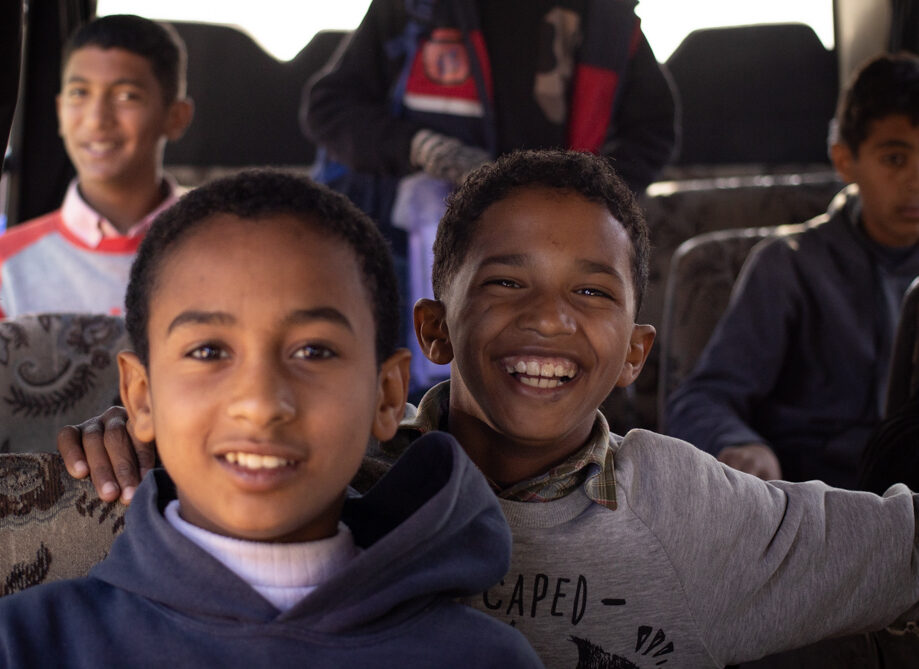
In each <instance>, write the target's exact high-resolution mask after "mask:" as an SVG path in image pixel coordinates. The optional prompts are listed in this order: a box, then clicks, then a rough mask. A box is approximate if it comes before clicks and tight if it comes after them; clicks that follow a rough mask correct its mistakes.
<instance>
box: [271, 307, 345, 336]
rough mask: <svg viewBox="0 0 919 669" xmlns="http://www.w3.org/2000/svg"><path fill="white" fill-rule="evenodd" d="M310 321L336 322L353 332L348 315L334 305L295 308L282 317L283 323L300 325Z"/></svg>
mask: <svg viewBox="0 0 919 669" xmlns="http://www.w3.org/2000/svg"><path fill="white" fill-rule="evenodd" d="M312 321H328V322H330V323H338V324H339V325H343V326H345V328H347V329H348V330H350V331H351V332H354V328H353V327H351V321H349V320H348V317H347V316H345V315H344V314H343V313H342V312H340V311H339V310H338V309H336V308H335V307H316V308H314V309H297V310H296V311H294V312H293V313H291V314H289V315H288V316H287V317H286V318H285V319H284V324H285V325H300V324H303V323H310V322H312Z"/></svg>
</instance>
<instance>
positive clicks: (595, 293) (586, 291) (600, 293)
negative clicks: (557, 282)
mask: <svg viewBox="0 0 919 669" xmlns="http://www.w3.org/2000/svg"><path fill="white" fill-rule="evenodd" d="M576 292H577V293H579V294H581V295H587V296H588V297H605V298H607V299H610V300H611V299H613V297H612V295H610V294H609V293H607V292H606V291H605V290H600V289H599V288H579V289H578V290H577V291H576Z"/></svg>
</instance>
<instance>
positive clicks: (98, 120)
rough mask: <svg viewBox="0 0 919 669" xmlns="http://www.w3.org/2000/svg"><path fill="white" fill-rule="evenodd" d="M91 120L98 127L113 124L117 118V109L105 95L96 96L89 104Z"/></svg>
mask: <svg viewBox="0 0 919 669" xmlns="http://www.w3.org/2000/svg"><path fill="white" fill-rule="evenodd" d="M89 118H90V121H91V122H92V123H93V124H94V125H95V126H97V127H106V126H108V125H111V124H112V122H113V120H114V119H115V110H114V109H113V108H112V103H111V101H109V100H108V99H107V98H106V97H104V96H101V95H100V96H98V97H96V98H95V99H94V100H93V101H92V102H91V103H90V106H89Z"/></svg>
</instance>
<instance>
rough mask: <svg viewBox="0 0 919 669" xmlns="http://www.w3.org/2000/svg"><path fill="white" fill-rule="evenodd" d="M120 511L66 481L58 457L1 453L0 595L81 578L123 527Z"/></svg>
mask: <svg viewBox="0 0 919 669" xmlns="http://www.w3.org/2000/svg"><path fill="white" fill-rule="evenodd" d="M125 509H126V507H125V506H124V505H122V504H120V503H118V502H111V503H107V502H103V501H101V500H100V499H99V497H98V496H97V495H96V491H95V489H94V488H93V486H92V484H91V483H90V482H89V481H88V480H79V481H78V480H76V479H73V478H71V477H70V475H69V474H68V473H67V470H66V469H64V463H63V461H62V460H61V458H60V456H59V455H57V454H53V453H4V454H0V596H3V595H9V594H12V593H14V592H18V591H19V590H22V589H24V588H27V587H30V586H33V585H38V584H39V583H45V582H49V581H56V580H59V579H65V578H76V577H79V576H85V575H86V573H87V572H88V571H89V569H90V568H91V567H92V566H93V565H94V564H96V563H97V562H99V561H100V560H102V559H103V558H104V557H105V556H106V555H107V554H108V549H109V547H110V546H111V543H112V541H113V540H114V539H115V536H116V535H117V534H119V533H120V532H121V530H122V529H123V528H124V512H125Z"/></svg>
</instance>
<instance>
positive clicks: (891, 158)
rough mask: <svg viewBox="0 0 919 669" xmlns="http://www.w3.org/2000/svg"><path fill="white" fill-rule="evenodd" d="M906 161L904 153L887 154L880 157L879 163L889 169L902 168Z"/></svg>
mask: <svg viewBox="0 0 919 669" xmlns="http://www.w3.org/2000/svg"><path fill="white" fill-rule="evenodd" d="M906 160H907V159H906V154H905V153H887V154H884V155H883V156H881V162H882V163H884V164H885V165H888V166H890V167H903V166H904V165H906Z"/></svg>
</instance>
